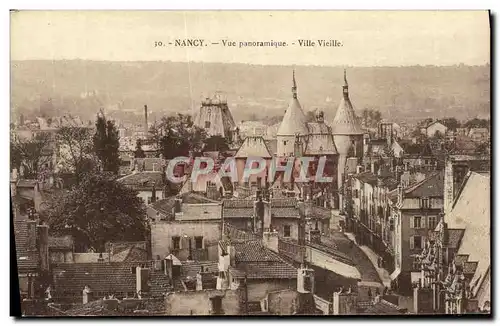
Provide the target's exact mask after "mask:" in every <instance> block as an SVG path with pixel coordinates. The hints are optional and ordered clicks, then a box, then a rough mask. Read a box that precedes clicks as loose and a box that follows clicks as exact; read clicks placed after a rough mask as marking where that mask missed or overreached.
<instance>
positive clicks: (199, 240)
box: [194, 237, 203, 249]
mask: <svg viewBox="0 0 500 326" xmlns="http://www.w3.org/2000/svg"><path fill="white" fill-rule="evenodd" d="M194 247H195V248H196V249H202V248H203V237H194Z"/></svg>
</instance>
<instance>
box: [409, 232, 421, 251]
mask: <svg viewBox="0 0 500 326" xmlns="http://www.w3.org/2000/svg"><path fill="white" fill-rule="evenodd" d="M422 244H423V241H422V236H420V235H414V236H412V237H410V249H422Z"/></svg>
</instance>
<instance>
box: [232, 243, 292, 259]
mask: <svg viewBox="0 0 500 326" xmlns="http://www.w3.org/2000/svg"><path fill="white" fill-rule="evenodd" d="M233 245H234V248H235V251H236V255H235V256H236V257H235V259H236V262H272V261H283V259H282V258H281V257H280V256H279V255H278V254H276V253H274V252H273V251H271V250H269V249H267V248H265V247H264V246H263V245H262V242H261V241H260V240H253V241H245V242H236V243H233Z"/></svg>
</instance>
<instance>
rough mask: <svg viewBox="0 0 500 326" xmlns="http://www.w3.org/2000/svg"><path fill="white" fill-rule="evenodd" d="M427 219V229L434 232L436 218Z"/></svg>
mask: <svg viewBox="0 0 500 326" xmlns="http://www.w3.org/2000/svg"><path fill="white" fill-rule="evenodd" d="M427 219H428V223H427V227H428V228H429V229H431V230H434V229H435V228H436V224H437V218H436V216H429V217H428V218H427Z"/></svg>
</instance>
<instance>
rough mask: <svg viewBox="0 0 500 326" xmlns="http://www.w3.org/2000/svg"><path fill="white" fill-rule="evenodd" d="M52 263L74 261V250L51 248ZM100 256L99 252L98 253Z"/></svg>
mask: <svg viewBox="0 0 500 326" xmlns="http://www.w3.org/2000/svg"><path fill="white" fill-rule="evenodd" d="M49 255H50V262H51V263H73V262H74V260H73V252H71V251H63V250H50V253H49ZM98 257H99V254H98Z"/></svg>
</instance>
